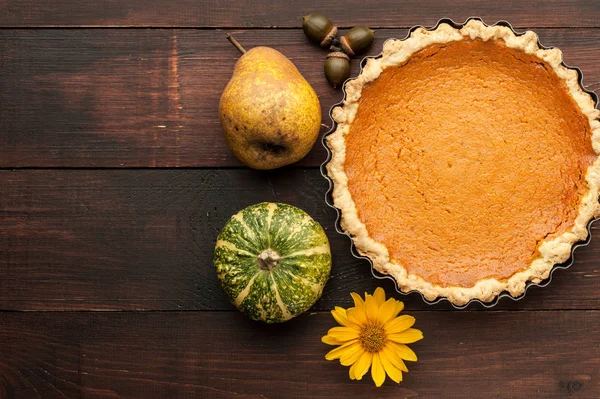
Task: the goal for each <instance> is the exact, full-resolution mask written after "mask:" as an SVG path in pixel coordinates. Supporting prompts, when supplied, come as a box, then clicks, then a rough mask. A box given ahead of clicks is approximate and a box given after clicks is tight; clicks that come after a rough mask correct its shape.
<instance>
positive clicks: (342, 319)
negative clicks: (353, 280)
mask: <svg viewBox="0 0 600 399" xmlns="http://www.w3.org/2000/svg"><path fill="white" fill-rule="evenodd" d="M331 315H332V316H333V318H334V319H335V321H337V322H338V323H339V324H340V325H342V326H344V327H354V328H356V329H357V330H358V329H360V327H359V326H358V325H357V324H356V323H353V322H352V321H351V320H348V315H347V313H346V309H344V308H341V307H339V306H336V307H335V309H333V310H332V311H331Z"/></svg>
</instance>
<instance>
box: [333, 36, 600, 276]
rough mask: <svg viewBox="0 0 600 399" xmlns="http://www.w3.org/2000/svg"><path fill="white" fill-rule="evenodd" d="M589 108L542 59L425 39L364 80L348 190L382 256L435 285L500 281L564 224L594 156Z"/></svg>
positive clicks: (350, 141) (350, 145)
mask: <svg viewBox="0 0 600 399" xmlns="http://www.w3.org/2000/svg"><path fill="white" fill-rule="evenodd" d="M590 136H591V128H590V124H589V121H588V119H587V118H586V117H585V116H584V115H583V114H582V112H581V111H580V108H579V107H578V105H577V104H576V103H575V101H574V100H573V99H572V97H571V96H570V95H569V93H568V91H567V88H566V85H565V83H564V81H562V80H561V79H560V78H559V77H558V76H557V75H556V73H555V72H554V70H553V69H552V68H551V67H550V66H548V65H546V64H545V63H544V62H543V61H542V60H540V59H539V58H536V57H535V56H533V55H528V54H526V53H524V52H522V51H518V50H513V49H511V48H508V47H506V46H505V45H504V44H503V42H501V41H488V42H483V41H480V40H471V39H464V40H461V41H454V42H450V43H446V44H433V45H430V46H429V47H426V48H425V49H423V50H420V51H418V52H417V53H415V54H413V55H412V56H411V57H410V58H409V59H408V61H407V62H406V63H404V64H402V65H399V66H394V67H389V68H386V69H385V70H384V71H383V72H382V73H381V75H380V76H379V78H377V79H376V80H374V81H373V82H371V83H370V84H368V85H367V86H365V87H364V88H363V90H362V94H361V99H360V102H359V107H358V111H357V114H356V116H355V118H354V121H353V123H352V125H351V126H350V130H349V132H348V135H347V137H346V158H345V163H344V168H345V171H346V174H347V176H348V189H349V191H350V194H351V195H352V199H353V201H354V203H355V206H356V209H357V211H358V216H359V218H360V220H361V221H362V222H363V223H364V225H365V226H366V228H367V230H368V232H369V235H370V237H372V238H373V239H374V240H376V241H378V242H380V243H382V244H384V245H385V246H386V247H387V249H388V252H389V256H390V261H391V262H393V263H397V264H400V265H402V266H403V267H405V268H406V269H407V271H408V273H411V274H416V275H418V276H421V277H422V278H423V279H425V280H426V281H429V282H431V283H433V284H436V285H439V286H442V287H447V286H459V287H471V286H473V285H475V283H476V282H477V281H479V280H481V279H485V278H495V279H497V280H501V281H502V280H507V279H508V278H510V277H511V276H512V275H514V274H515V273H516V272H518V271H520V270H523V269H526V268H527V267H528V266H529V265H530V264H531V262H532V261H533V260H534V259H536V258H537V257H539V253H538V250H537V248H538V245H539V243H540V242H541V241H542V240H545V239H550V238H552V237H556V236H558V235H560V234H562V233H563V232H565V231H567V230H569V229H570V228H571V227H572V226H573V224H574V221H575V218H576V217H577V213H578V207H579V204H580V201H581V197H582V195H583V193H584V192H585V191H586V184H585V181H584V177H583V176H584V175H585V171H586V170H587V168H588V166H590V165H591V164H592V163H593V161H594V160H595V157H596V155H595V154H594V151H593V149H592V145H591V137H590Z"/></svg>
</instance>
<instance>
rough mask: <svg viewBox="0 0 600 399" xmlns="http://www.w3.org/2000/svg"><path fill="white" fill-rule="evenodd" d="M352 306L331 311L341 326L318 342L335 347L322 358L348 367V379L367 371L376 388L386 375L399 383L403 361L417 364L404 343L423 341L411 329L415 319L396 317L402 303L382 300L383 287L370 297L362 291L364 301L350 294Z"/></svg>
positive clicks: (383, 294) (415, 331)
mask: <svg viewBox="0 0 600 399" xmlns="http://www.w3.org/2000/svg"><path fill="white" fill-rule="evenodd" d="M350 295H352V298H353V299H354V307H352V308H348V309H344V308H341V307H339V306H336V307H335V309H334V310H332V311H331V314H332V315H333V318H334V319H335V320H336V321H337V322H338V323H339V324H341V327H334V328H332V329H330V330H329V331H328V332H327V335H325V336H324V337H323V338H322V339H321V340H322V341H323V342H324V343H326V344H327V345H339V346H338V347H337V348H335V349H333V350H331V351H330V352H329V353H327V355H325V359H327V360H335V359H340V363H341V364H342V365H343V366H350V379H352V380H360V379H362V377H363V376H364V375H365V374H366V373H367V371H369V368H371V376H372V377H373V381H374V382H375V385H377V386H378V387H380V386H381V385H382V384H383V382H384V381H385V376H386V374H387V375H388V376H389V377H390V378H391V379H392V380H393V381H395V382H396V383H400V381H402V372H403V371H404V372H408V369H407V368H406V365H405V364H404V360H408V361H411V362H416V361H417V355H416V354H415V352H413V351H412V349H410V348H409V347H408V346H406V344H411V343H413V342H416V341H419V340H420V339H423V333H422V332H421V331H419V330H417V329H415V328H411V327H412V326H413V324H415V318H414V317H412V316H408V315H403V316H398V313H400V312H401V311H402V309H404V303H402V302H400V301H397V300H395V299H394V298H390V299H388V300H387V301H386V299H385V292H384V291H383V288H381V287H379V288H377V289H376V290H375V292H374V293H373V295H371V294H367V293H366V292H365V299H364V300H363V298H362V297H361V296H360V295H358V294H357V293H355V292H353V293H351V294H350Z"/></svg>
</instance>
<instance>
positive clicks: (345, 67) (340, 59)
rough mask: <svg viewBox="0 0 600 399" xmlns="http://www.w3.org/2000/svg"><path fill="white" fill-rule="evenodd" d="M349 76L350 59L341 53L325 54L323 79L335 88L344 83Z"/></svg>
mask: <svg viewBox="0 0 600 399" xmlns="http://www.w3.org/2000/svg"><path fill="white" fill-rule="evenodd" d="M348 76H350V57H348V55H346V54H344V53H342V52H335V53H329V54H327V60H326V61H325V77H326V78H327V80H328V81H329V83H331V84H332V85H333V87H337V86H339V85H341V84H342V83H344V82H345V81H346V79H348Z"/></svg>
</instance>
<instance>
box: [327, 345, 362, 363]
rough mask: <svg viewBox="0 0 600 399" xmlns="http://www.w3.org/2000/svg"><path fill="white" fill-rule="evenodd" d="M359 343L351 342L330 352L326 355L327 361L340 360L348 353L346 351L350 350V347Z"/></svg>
mask: <svg viewBox="0 0 600 399" xmlns="http://www.w3.org/2000/svg"><path fill="white" fill-rule="evenodd" d="M357 342H358V341H356V340H354V341H350V342H346V343H345V344H344V345H342V346H338V347H337V348H335V349H332V350H330V351H329V352H327V354H326V355H325V359H327V360H335V359H339V358H340V357H342V356H343V355H344V354H345V353H346V351H347V350H348V348H349V347H350V346H352V345H354V344H355V343H357Z"/></svg>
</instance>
